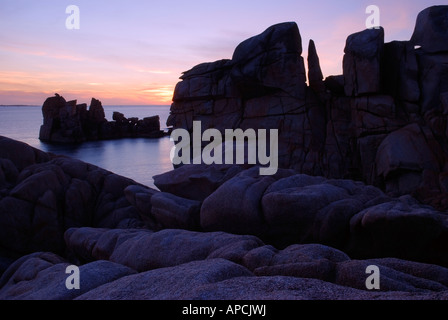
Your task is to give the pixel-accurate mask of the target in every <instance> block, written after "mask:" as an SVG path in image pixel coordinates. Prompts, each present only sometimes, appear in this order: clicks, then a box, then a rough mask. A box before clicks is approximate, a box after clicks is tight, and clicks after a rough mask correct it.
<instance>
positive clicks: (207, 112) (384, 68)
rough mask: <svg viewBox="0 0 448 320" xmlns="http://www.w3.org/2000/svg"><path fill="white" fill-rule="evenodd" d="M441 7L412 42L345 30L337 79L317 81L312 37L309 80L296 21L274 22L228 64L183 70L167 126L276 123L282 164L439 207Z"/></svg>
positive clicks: (446, 141)
mask: <svg viewBox="0 0 448 320" xmlns="http://www.w3.org/2000/svg"><path fill="white" fill-rule="evenodd" d="M447 12H448V6H436V7H431V8H428V9H426V10H424V11H423V12H422V13H421V14H420V15H419V17H418V19H417V24H416V29H415V32H414V35H413V36H412V39H411V40H410V41H393V42H390V43H384V30H383V29H382V28H379V29H368V30H364V31H361V32H358V33H355V34H352V35H350V36H349V37H348V38H347V42H346V46H345V50H344V52H345V55H344V60H343V75H339V76H330V77H327V78H326V79H325V80H324V81H323V83H322V72H321V69H320V65H319V58H318V55H317V50H316V45H315V43H314V41H310V44H309V48H308V80H309V86H307V85H306V83H305V80H306V79H305V67H304V64H303V58H302V57H301V52H302V44H301V36H300V33H299V29H298V27H297V25H296V24H295V23H292V22H288V23H282V24H278V25H274V26H272V27H270V28H268V29H267V30H266V31H265V32H263V33H261V34H260V35H258V36H255V37H252V38H250V39H248V40H246V41H244V42H243V43H241V44H240V45H239V46H238V47H237V48H236V49H235V53H234V54H233V57H232V59H231V60H220V61H217V62H213V63H205V64H201V65H199V66H196V67H194V68H193V69H191V70H189V71H187V72H184V74H183V75H182V76H181V80H182V81H180V82H179V83H178V84H177V86H176V89H175V92H174V96H173V104H172V106H171V115H170V117H169V119H168V122H167V124H168V125H172V126H173V128H174V129H176V128H183V129H187V130H190V131H191V130H192V123H193V121H201V125H202V129H203V130H206V129H209V128H215V129H218V130H220V131H221V133H222V134H224V130H225V129H236V128H241V129H243V130H246V129H249V128H252V129H255V130H258V129H278V132H279V141H278V149H279V151H278V160H279V166H280V167H281V168H292V169H294V170H298V171H299V172H301V173H304V174H309V175H313V176H314V175H319V176H325V177H327V178H337V179H340V178H344V179H352V180H359V181H363V182H365V183H367V184H372V185H375V186H377V187H380V188H381V189H382V190H384V191H386V192H387V193H388V194H389V195H392V196H401V195H405V194H412V195H413V196H415V197H416V198H418V199H419V200H421V201H423V202H425V203H428V204H431V205H433V206H436V207H437V208H439V209H443V210H444V209H446V208H448V203H447V202H446V201H445V200H444V198H446V196H447V194H446V190H445V185H446V183H445V180H446V179H445V177H446V175H447V170H448V169H447V167H446V166H445V164H446V163H447V156H448V138H447V124H446V114H447V111H446V106H447V103H446V102H447V101H448V99H447V97H448V84H447V82H446V79H448V77H447V70H446V64H447V55H446V52H447V51H446V48H445V47H444V46H445V44H446V37H447V30H448V29H447V28H445V27H444V26H445V25H444V23H445V22H446V21H445V20H446V19H445V20H444V19H443V18H444V17H446V14H447ZM444 21H445V22H444ZM317 45H318V44H317ZM418 46H420V47H418ZM417 136H418V137H417ZM392 141H395V142H392ZM406 141H407V142H406ZM401 142H406V143H405V145H403V144H401ZM392 150H394V151H392ZM415 151H416V152H417V154H414V152H415ZM408 155H409V156H410V157H408ZM404 157H406V158H407V159H406V160H405V159H403V158H404ZM391 164H392V166H391Z"/></svg>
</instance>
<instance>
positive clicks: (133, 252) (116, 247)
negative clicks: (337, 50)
mask: <svg viewBox="0 0 448 320" xmlns="http://www.w3.org/2000/svg"><path fill="white" fill-rule="evenodd" d="M65 241H66V243H67V247H68V249H69V250H70V251H71V252H72V254H73V255H74V256H76V257H78V259H80V261H94V260H99V259H105V260H110V261H113V262H116V263H120V264H123V265H125V266H128V267H130V268H132V269H134V270H137V271H139V272H142V271H147V270H151V269H156V268H163V267H171V266H176V265H179V264H183V263H187V262H191V261H195V260H206V259H215V258H222V259H227V260H230V261H233V262H236V263H240V262H241V261H242V259H243V257H244V256H245V255H246V253H248V252H249V251H250V250H251V249H253V248H256V247H259V246H261V245H263V242H262V241H261V240H259V239H258V238H256V237H254V236H246V235H232V234H228V233H224V232H211V233H203V232H193V231H187V230H180V229H177V230H174V229H165V230H161V231H158V232H152V231H150V230H138V229H137V230H135V229H127V230H120V231H118V230H108V229H99V228H72V229H69V230H67V232H66V234H65ZM142 248H145V250H142Z"/></svg>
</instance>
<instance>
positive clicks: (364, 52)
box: [343, 28, 384, 96]
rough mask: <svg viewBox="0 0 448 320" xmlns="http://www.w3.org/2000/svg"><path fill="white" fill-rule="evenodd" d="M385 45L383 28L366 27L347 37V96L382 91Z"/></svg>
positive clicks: (345, 60)
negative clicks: (382, 66) (382, 61)
mask: <svg viewBox="0 0 448 320" xmlns="http://www.w3.org/2000/svg"><path fill="white" fill-rule="evenodd" d="M383 47H384V29H383V28H379V29H375V28H373V29H366V30H364V31H362V32H358V33H355V34H352V35H350V36H349V37H348V38H347V43H346V45H345V49H344V52H345V55H344V62H343V65H344V78H345V94H346V95H347V96H359V95H362V94H366V93H378V92H380V91H381V72H380V71H381V60H382V55H383Z"/></svg>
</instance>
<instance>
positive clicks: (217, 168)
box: [153, 164, 243, 201]
mask: <svg viewBox="0 0 448 320" xmlns="http://www.w3.org/2000/svg"><path fill="white" fill-rule="evenodd" d="M242 170H243V168H242V167H241V166H238V165H216V164H214V165H205V164H200V165H193V164H191V165H183V166H181V167H179V168H177V169H175V170H172V171H168V172H166V173H162V174H159V175H156V176H154V177H153V178H154V185H155V186H156V187H157V188H159V190H161V191H163V192H168V193H172V194H174V195H176V196H179V197H183V198H186V199H191V200H198V201H203V200H204V199H206V198H207V197H208V196H209V195H211V194H212V193H213V192H214V191H215V190H216V189H217V188H218V187H219V186H220V185H222V184H223V183H224V182H226V181H227V180H229V179H230V178H232V177H233V176H235V175H236V174H237V173H239V172H241V171H242Z"/></svg>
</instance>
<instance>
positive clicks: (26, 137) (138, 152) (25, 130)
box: [0, 105, 174, 189]
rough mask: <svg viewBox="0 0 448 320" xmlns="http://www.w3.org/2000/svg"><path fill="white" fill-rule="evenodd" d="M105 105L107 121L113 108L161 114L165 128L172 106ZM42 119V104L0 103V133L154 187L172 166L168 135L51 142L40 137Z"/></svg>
mask: <svg viewBox="0 0 448 320" xmlns="http://www.w3.org/2000/svg"><path fill="white" fill-rule="evenodd" d="M103 107H104V112H105V114H106V118H107V120H108V121H112V114H113V112H114V111H118V112H121V113H123V114H124V116H125V117H127V118H131V117H138V118H139V119H143V118H145V117H150V116H155V115H158V116H159V117H160V126H161V129H162V130H163V129H166V120H167V118H168V116H169V113H170V106H163V105H158V106H154V105H148V106H112V105H111V106H103ZM42 123H43V116H42V106H0V136H5V137H8V138H11V139H15V140H18V141H22V142H25V143H27V144H28V145H30V146H32V147H35V148H37V149H40V150H42V151H45V152H51V153H54V154H60V155H65V156H69V157H72V158H76V159H79V160H82V161H84V162H88V163H91V164H94V165H96V166H99V167H101V168H104V169H106V170H109V171H112V172H114V173H116V174H119V175H121V176H125V177H127V178H130V179H133V180H134V181H136V182H138V183H141V184H143V185H146V186H148V187H151V188H156V187H155V185H154V179H153V176H155V175H158V174H161V173H164V172H167V171H170V170H173V165H172V163H171V161H170V151H171V148H172V147H173V145H174V144H173V142H172V141H171V140H170V137H169V136H166V137H163V138H158V139H149V138H129V139H118V140H105V141H89V142H84V143H81V144H70V145H60V144H49V143H45V142H42V141H40V140H39V130H40V126H41V125H42ZM156 189H157V188H156Z"/></svg>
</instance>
